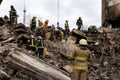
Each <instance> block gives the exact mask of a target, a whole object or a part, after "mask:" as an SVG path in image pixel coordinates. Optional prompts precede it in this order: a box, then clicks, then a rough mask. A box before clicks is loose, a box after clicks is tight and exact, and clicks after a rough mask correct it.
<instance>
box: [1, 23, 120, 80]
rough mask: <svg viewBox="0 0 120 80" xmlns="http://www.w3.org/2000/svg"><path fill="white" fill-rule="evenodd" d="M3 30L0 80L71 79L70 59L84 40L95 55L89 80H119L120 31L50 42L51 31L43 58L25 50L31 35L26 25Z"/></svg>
mask: <svg viewBox="0 0 120 80" xmlns="http://www.w3.org/2000/svg"><path fill="white" fill-rule="evenodd" d="M0 29H1V32H0V80H70V75H71V73H72V65H71V64H72V62H73V61H72V60H70V59H69V58H68V56H69V54H70V53H73V51H74V49H75V48H76V47H78V44H75V43H76V40H77V39H80V38H81V37H82V38H83V37H84V38H86V39H89V46H88V47H89V49H90V50H91V51H92V52H93V60H92V62H91V63H90V65H89V67H90V68H89V77H88V78H89V80H119V79H120V54H119V53H120V43H119V41H120V36H119V35H120V29H112V28H111V29H110V30H109V31H105V30H103V32H101V31H98V32H95V33H94V32H93V33H89V32H83V31H77V30H75V31H73V32H72V35H70V36H69V37H68V39H67V41H66V40H64V39H63V40H62V41H57V40H52V41H51V38H50V37H51V34H52V33H51V30H50V31H48V33H47V35H46V36H47V40H45V50H44V56H43V57H42V58H38V57H37V55H36V54H35V52H33V51H29V50H26V41H27V39H28V38H29V36H28V34H30V32H29V28H27V27H25V25H23V24H21V23H20V24H18V25H17V26H16V27H11V26H9V24H3V25H2V26H0ZM40 30H42V29H40ZM106 30H107V29H106ZM76 31H77V32H76ZM41 32H42V31H41ZM79 33H80V35H79ZM78 36H79V38H78Z"/></svg>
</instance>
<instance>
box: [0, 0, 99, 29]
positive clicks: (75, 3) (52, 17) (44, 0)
mask: <svg viewBox="0 0 120 80" xmlns="http://www.w3.org/2000/svg"><path fill="white" fill-rule="evenodd" d="M24 4H25V8H26V11H27V12H26V25H28V24H29V23H30V20H31V19H32V17H33V16H36V17H37V19H40V20H42V21H43V22H44V21H45V20H46V19H48V20H49V25H52V24H54V25H55V26H56V25H57V21H58V20H57V17H58V0H3V2H2V4H1V6H0V16H4V15H7V16H9V11H10V5H13V6H14V7H15V9H16V10H17V14H18V15H19V18H18V21H19V22H23V9H24ZM79 16H81V18H82V20H83V25H84V27H88V26H90V25H96V26H97V27H99V26H100V25H101V0H59V23H60V27H62V28H64V23H65V20H68V21H69V26H70V29H73V28H77V26H76V20H77V19H78V17H79Z"/></svg>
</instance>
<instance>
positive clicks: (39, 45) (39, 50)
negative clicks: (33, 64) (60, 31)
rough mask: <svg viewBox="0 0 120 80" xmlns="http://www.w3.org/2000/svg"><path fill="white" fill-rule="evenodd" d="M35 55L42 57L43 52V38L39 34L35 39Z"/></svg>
mask: <svg viewBox="0 0 120 80" xmlns="http://www.w3.org/2000/svg"><path fill="white" fill-rule="evenodd" d="M36 47H37V55H38V56H39V57H43V54H44V40H43V38H42V37H41V36H38V37H37V39H36Z"/></svg>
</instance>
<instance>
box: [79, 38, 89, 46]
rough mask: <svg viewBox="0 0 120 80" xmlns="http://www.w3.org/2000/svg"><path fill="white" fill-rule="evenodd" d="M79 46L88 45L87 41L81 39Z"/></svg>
mask: <svg viewBox="0 0 120 80" xmlns="http://www.w3.org/2000/svg"><path fill="white" fill-rule="evenodd" d="M79 44H80V45H88V43H87V40H85V39H81V40H80V41H79Z"/></svg>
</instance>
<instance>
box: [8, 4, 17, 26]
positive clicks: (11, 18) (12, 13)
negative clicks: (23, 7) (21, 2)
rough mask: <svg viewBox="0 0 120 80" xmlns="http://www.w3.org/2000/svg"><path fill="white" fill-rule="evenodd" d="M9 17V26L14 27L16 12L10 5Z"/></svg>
mask: <svg viewBox="0 0 120 80" xmlns="http://www.w3.org/2000/svg"><path fill="white" fill-rule="evenodd" d="M9 15H10V24H11V25H12V26H16V24H17V14H16V10H15V8H14V7H13V5H11V10H10V13H9Z"/></svg>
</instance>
